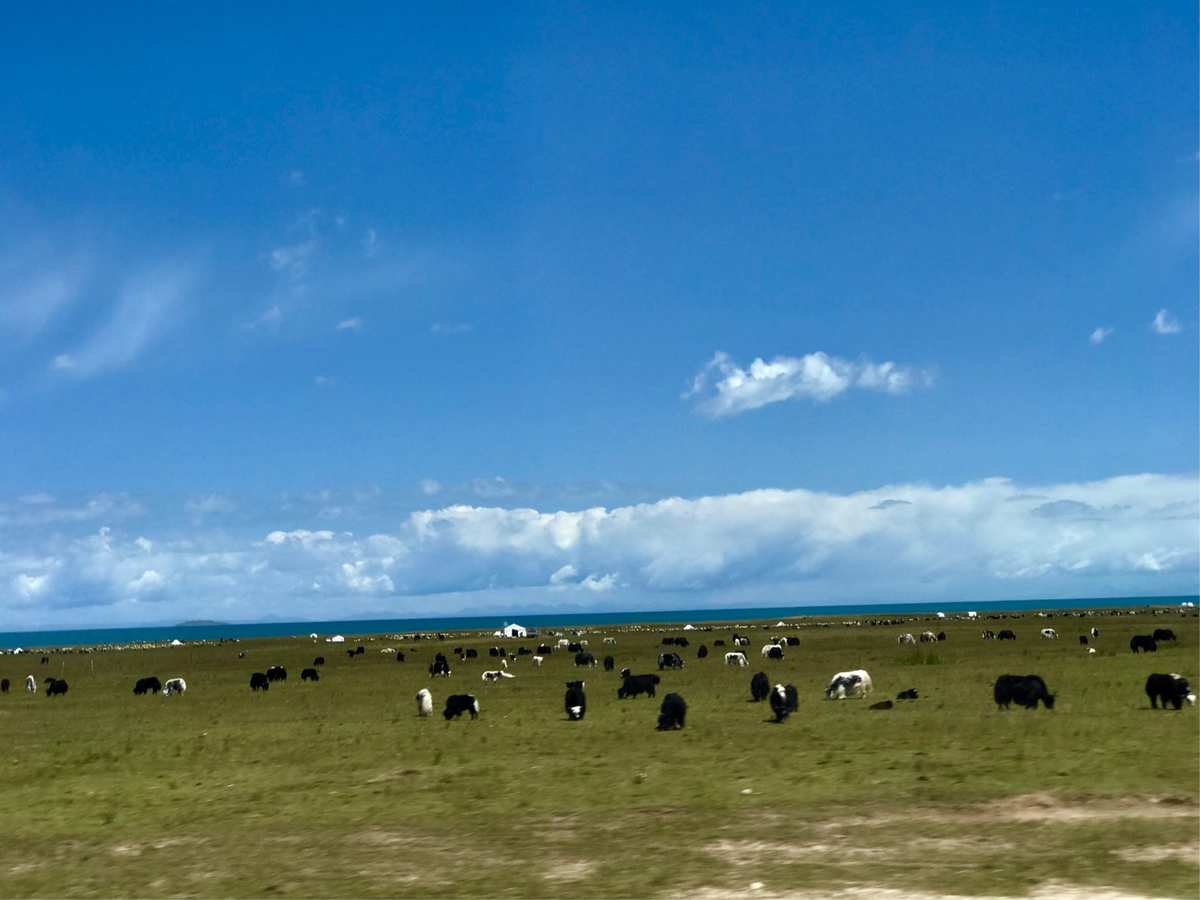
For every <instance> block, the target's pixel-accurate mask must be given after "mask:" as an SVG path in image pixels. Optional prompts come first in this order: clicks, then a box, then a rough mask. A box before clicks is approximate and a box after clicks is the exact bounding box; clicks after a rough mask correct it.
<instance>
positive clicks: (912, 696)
mask: <svg viewBox="0 0 1200 900" xmlns="http://www.w3.org/2000/svg"><path fill="white" fill-rule="evenodd" d="M1052 631H1053V630H1052V629H1044V630H1043V632H1042V635H1043V637H1045V636H1048V635H1047V632H1052ZM1091 634H1092V637H1093V638H1095V637H1097V636H1099V632H1098V631H1097V630H1096V629H1094V628H1093V629H1092V630H1091ZM982 636H983V637H984V639H985V640H986V639H995V638H996V637H997V636H995V635H993V634H992V633H991V632H984V633H983V635H982ZM1053 636H1054V637H1057V634H1054V635H1053ZM1005 638H1007V639H1010V640H1012V639H1015V635H1013V634H1012V633H1011V632H1007V631H1006V632H1002V637H1001V638H1000V639H1005ZM939 639H942V638H941V636H939ZM786 640H787V644H789V645H792V646H794V645H795V644H796V643H799V642H798V641H797V640H796V639H795V638H788V639H786ZM1173 640H1175V634H1174V633H1173V632H1172V631H1171V630H1170V629H1157V630H1155V632H1154V633H1153V634H1152V635H1135V636H1134V637H1133V638H1132V639H1131V640H1130V642H1129V646H1130V649H1131V650H1132V651H1133V652H1134V653H1138V652H1154V651H1156V650H1157V649H1158V646H1157V645H1158V643H1159V642H1161V641H1173ZM606 642H607V643H611V642H612V639H611V638H610V639H606ZM715 643H716V644H718V645H723V644H724V641H720V640H718V641H716V642H715ZM746 643H748V640H746V639H745V638H742V637H739V636H737V635H735V636H734V644H735V646H737V645H744V644H746ZM1080 643H1082V644H1086V643H1087V638H1086V636H1084V637H1081V638H1080ZM663 644H664V645H673V646H679V647H686V646H688V641H687V639H686V638H664V639H663ZM781 644H782V641H781ZM567 649H569V650H574V651H576V659H575V662H576V665H593V666H594V665H595V660H594V658H592V657H591V654H588V653H585V652H583V647H582V646H581V645H579V644H572V645H568V648H567ZM346 652H347V654H348V655H350V656H351V657H354V656H361V655H362V654H363V653H365V647H363V646H362V645H359V646H358V647H356V648H354V649H348V650H347V651H346ZM456 652H458V653H459V654H461V656H462V658H463V659H464V660H465V659H468V658H471V657H475V656H477V652H476V651H474V650H471V649H468V650H465V651H464V650H463V649H462V648H456ZM550 652H552V650H551V648H550V647H549V646H547V645H545V644H543V645H541V646H539V647H538V653H539V654H542V653H550ZM490 653H491V655H493V656H500V657H503V656H505V655H506V654H505V651H504V650H503V649H502V648H495V647H493V648H492V649H491V651H490ZM519 653H520V654H521V655H529V654H530V651H529V650H527V649H526V648H520V650H519ZM707 655H708V648H707V647H704V646H701V647H700V650H699V653H698V656H699V657H700V658H704V657H706V656H707ZM764 655H766V654H765V652H764ZM238 656H239V658H241V657H244V656H245V653H244V652H243V653H239V654H238ZM664 656H669V657H671V659H669V660H667V663H669V664H667V663H664V661H663V658H660V660H659V663H660V664H659V668H660V669H663V668H682V667H683V660H682V658H681V657H679V656H678V654H674V653H671V654H664ZM581 657H582V658H583V661H582V662H581ZM396 659H397V661H399V662H403V661H404V653H403V652H402V651H401V652H398V653H397V654H396ZM48 661H49V659H48V658H47V657H44V656H43V657H42V662H43V663H46V662H48ZM534 661H535V663H540V662H541V657H540V655H539V656H535V657H534ZM604 662H605V669H606V670H611V669H612V667H613V665H612V657H606V658H605V661H604ZM324 664H325V658H324V657H323V656H318V657H316V658H315V659H314V660H313V664H312V666H310V667H307V668H305V669H304V670H303V671H302V672H301V673H300V678H301V680H302V681H319V680H320V673H319V671H318V669H319V668H320V667H321V666H323V665H324ZM503 665H504V666H505V667H507V662H506V661H505V662H504V663H503ZM429 672H430V675H432V676H443V677H445V676H448V675H449V674H450V664H449V661H448V660H447V659H446V657H445V655H444V654H442V653H438V654H437V655H436V657H435V659H434V661H433V663H432V664H431V665H430V667H429ZM489 674H499V673H484V677H485V680H487V677H486V676H487V675H489ZM287 677H288V676H287V670H286V669H285V668H284V667H283V666H278V665H276V666H269V667H268V668H267V670H266V671H265V672H255V673H253V674H252V675H251V676H250V688H251V690H254V691H260V690H264V691H265V690H269V689H270V687H271V684H272V683H273V682H277V681H286V680H287ZM620 677H621V684H620V687H618V689H617V698H618V699H625V698H628V697H637V696H639V695H642V694H645V695H647V696H650V697H653V696H654V695H655V693H656V689H657V686H658V684H659V683H660V681H661V679H660V678H659V676H658V675H654V674H647V675H634V674H633V673H632V672H631V671H630V670H629V669H627V668H626V669H622V670H621V673H620ZM45 684H46V696H48V697H54V696H59V695H62V694H66V693H67V682H66V681H65V680H63V679H61V678H47V679H46V680H45ZM566 686H567V690H566V696H565V697H564V701H563V706H564V709H565V711H566V715H567V719H568V720H570V721H573V722H578V721H581V720H582V719H583V718H584V716H585V715H586V712H587V696H586V694H585V693H584V687H585V682H583V681H568V682H567V683H566ZM9 688H10V682H9V680H8V679H7V678H3V679H0V693H8V691H9ZM167 688H168V689H164V687H163V685H162V683H161V682H160V681H159V680H158V678H156V677H154V676H148V677H145V678H139V679H138V680H137V682H136V684H135V685H134V688H133V692H134V694H139V695H141V694H157V693H159V692H160V691H161V692H162V693H164V694H173V693H179V694H182V693H183V692H184V691H186V689H187V688H186V683H185V682H184V681H183V679H181V678H173V679H170V680H169V681H168V685H167ZM848 688H849V690H847V689H848ZM36 689H37V686H36V681H35V680H34V678H33V676H32V675H30V676H29V677H28V678H27V679H26V690H27V691H30V692H36ZM870 691H871V678H870V676H869V675H868V674H867V673H866V672H865V671H863V670H855V671H854V672H843V673H838V675H836V676H834V679H833V681H832V682H831V683H830V686H829V688H828V689H827V690H826V694H825V695H826V698H827V699H844V698H846V697H848V696H850V697H860V698H861V697H865V696H866V695H867V693H869V692H870ZM1145 691H1146V695H1147V696H1148V697H1149V699H1150V705H1151V706H1152V707H1154V708H1156V709H1157V708H1160V707H1161V708H1162V709H1167V708H1168V707H1173V708H1174V709H1181V708H1182V707H1183V704H1184V702H1185V701H1186V702H1187V703H1189V704H1194V703H1195V701H1196V695H1195V694H1194V693H1192V690H1191V687H1190V685H1189V684H1188V682H1187V679H1185V678H1184V677H1183V676H1181V675H1178V674H1175V673H1155V674H1152V675H1150V676H1149V677H1148V678H1147V679H1146V686H1145ZM750 696H751V699H752V700H754V701H756V702H761V701H763V700H768V701H769V704H770V707H771V711H772V713H774V716H775V719H774V721H775V722H783V721H784V720H785V719H787V717H788V716H789V715H790V714H791V713H793V712H795V711H796V710H797V708H798V706H799V692H798V691H797V690H796V686H795V685H793V684H787V685H784V684H776V685H772V684H771V683H770V680H769V679H768V678H767V675H766V673H765V672H759V673H757V674H756V675H754V677H753V678H751V680H750ZM917 697H918V693H917V690H916V689H915V688H909V689H908V690H904V691H901V692H900V693H899V694H897V695H896V700H898V701H906V700H916V699H917ZM993 698H994V700H995V702H996V705H997V706H998V707H999V708H1002V709H1008V708H1009V707H1010V706H1011V704H1014V703H1015V704H1017V706H1021V707H1024V708H1026V709H1036V708H1037V706H1038V704H1039V703H1041V704H1042V705H1043V706H1045V707H1046V708H1047V709H1053V708H1054V695H1053V694H1052V693H1050V691H1049V689H1048V688H1047V686H1046V682H1045V681H1044V680H1043V679H1042V678H1041V677H1040V676H1038V675H1001V676H1000V677H999V678H997V679H996V683H995V685H994V687H993ZM416 700H417V714H418V715H420V716H428V715H431V714H432V712H433V698H432V694H431V693H430V691H429V690H428V689H427V688H422V689H421V690H420V691H419V692H418V693H417V697H416ZM894 705H895V704H894V703H893V702H892V701H891V700H883V701H880V702H877V703H874V704H872V705H871V707H870V708H871V709H878V710H884V709H891V708H893V706H894ZM464 712H466V713H469V714H470V717H471V718H472V719H474V718H477V717H478V716H479V701H478V699H477V698H475V697H474V696H473V695H471V694H452V695H450V696H449V697H447V698H446V707H445V709H444V710H443V716H444V717H445V718H446V719H447V720H449V719H456V718H458V717H460V716H461V715H462V714H463V713H464ZM686 717H687V702H686V701H685V700H684V699H683V697H682V696H680V695H679V694H677V693H669V694H667V695H666V697H665V698H664V699H663V702H662V706H661V708H660V710H659V716H658V728H659V729H660V730H664V731H667V730H675V729H679V728H683V727H684V723H685V720H686Z"/></svg>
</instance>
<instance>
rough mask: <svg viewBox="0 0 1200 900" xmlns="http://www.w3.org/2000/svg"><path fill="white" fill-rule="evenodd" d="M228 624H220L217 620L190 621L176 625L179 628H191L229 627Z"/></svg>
mask: <svg viewBox="0 0 1200 900" xmlns="http://www.w3.org/2000/svg"><path fill="white" fill-rule="evenodd" d="M228 624H229V623H228V622H218V621H217V620H216V619H188V620H187V621H186V622H180V623H178V624H177V625H176V627H177V628H190V627H192V626H194V625H228Z"/></svg>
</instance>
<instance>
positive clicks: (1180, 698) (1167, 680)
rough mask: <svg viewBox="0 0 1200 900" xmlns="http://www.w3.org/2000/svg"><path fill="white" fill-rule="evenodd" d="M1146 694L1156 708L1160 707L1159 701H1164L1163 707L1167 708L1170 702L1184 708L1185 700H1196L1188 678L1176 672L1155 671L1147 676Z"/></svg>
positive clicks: (1189, 701)
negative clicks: (1162, 672) (1163, 672)
mask: <svg viewBox="0 0 1200 900" xmlns="http://www.w3.org/2000/svg"><path fill="white" fill-rule="evenodd" d="M1146 696H1147V697H1149V698H1150V705H1151V706H1153V707H1154V708H1155V709H1158V708H1159V707H1158V704H1159V701H1161V702H1162V708H1163V709H1166V708H1167V704H1168V703H1170V704H1171V705H1172V706H1173V707H1175V709H1182V708H1183V703H1184V701H1185V700H1186V701H1187V702H1188V703H1195V702H1196V695H1195V694H1193V693H1192V689H1191V687H1189V686H1188V682H1187V679H1186V678H1184V677H1183V676H1182V675H1176V674H1175V673H1174V672H1172V673H1170V674H1161V673H1155V674H1154V675H1151V676H1150V677H1149V678H1147V679H1146Z"/></svg>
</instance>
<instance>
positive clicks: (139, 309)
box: [54, 261, 197, 377]
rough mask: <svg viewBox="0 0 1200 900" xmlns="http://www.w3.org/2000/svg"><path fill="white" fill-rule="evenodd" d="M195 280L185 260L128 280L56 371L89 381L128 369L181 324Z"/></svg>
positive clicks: (58, 359)
mask: <svg viewBox="0 0 1200 900" xmlns="http://www.w3.org/2000/svg"><path fill="white" fill-rule="evenodd" d="M196 281H197V270H196V267H195V265H194V264H192V263H190V262H187V261H172V262H163V263H160V264H158V265H156V266H153V267H151V268H148V269H144V270H142V271H140V272H137V273H135V274H134V275H132V276H130V277H129V278H127V279H126V281H125V282H124V283H123V284H122V285H121V287H120V289H119V290H118V294H117V300H116V303H115V304H114V306H113V307H112V309H111V311H110V312H109V315H108V317H107V319H106V320H105V321H104V323H103V324H102V325H101V326H100V328H99V329H98V330H97V331H95V332H94V333H93V334H92V335H91V336H90V337H88V338H86V339H85V340H84V341H83V343H82V344H81V345H80V346H79V347H78V348H76V349H75V350H73V351H71V352H70V353H65V354H60V355H59V356H57V357H55V365H54V367H55V368H56V369H58V370H61V371H65V372H69V373H70V374H72V375H76V376H79V377H89V376H93V375H99V374H101V373H103V372H107V371H110V370H113V369H120V368H123V367H125V366H128V365H129V364H131V363H132V362H134V361H135V360H136V359H137V358H138V357H139V356H141V355H142V353H143V352H145V350H146V349H147V348H148V347H149V346H150V345H151V344H153V343H154V342H155V341H157V340H159V339H160V338H162V337H163V336H164V335H166V334H167V333H168V332H169V331H170V330H171V329H173V328H174V327H175V326H176V325H178V324H179V322H180V321H181V320H182V318H183V316H184V313H185V311H186V310H185V307H186V302H187V300H188V298H189V294H190V293H191V292H192V290H193V288H194V287H195V283H196Z"/></svg>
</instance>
